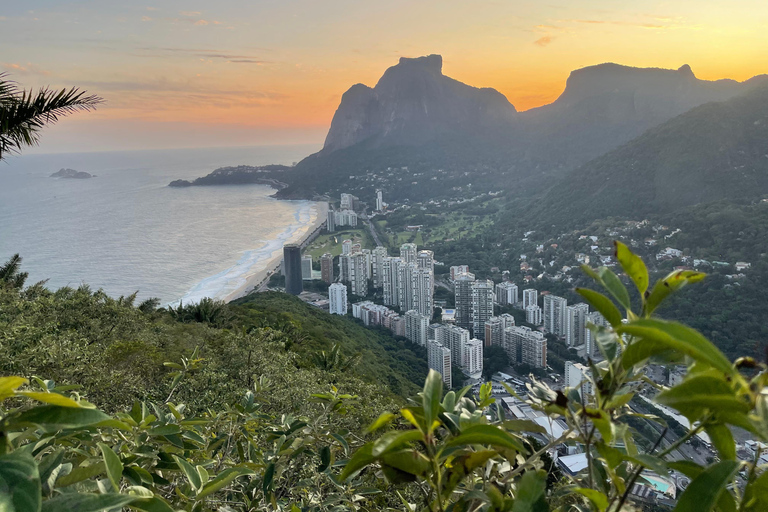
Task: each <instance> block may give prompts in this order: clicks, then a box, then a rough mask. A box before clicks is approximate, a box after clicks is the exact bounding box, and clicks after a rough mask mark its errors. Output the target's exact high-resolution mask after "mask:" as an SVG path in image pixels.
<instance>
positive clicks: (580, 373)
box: [565, 361, 592, 399]
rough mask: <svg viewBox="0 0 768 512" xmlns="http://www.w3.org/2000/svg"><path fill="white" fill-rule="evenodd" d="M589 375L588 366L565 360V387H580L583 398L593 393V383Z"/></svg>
mask: <svg viewBox="0 0 768 512" xmlns="http://www.w3.org/2000/svg"><path fill="white" fill-rule="evenodd" d="M588 375H589V367H588V366H585V365H583V364H581V363H575V362H573V361H566V362H565V387H566V388H574V389H578V390H579V393H580V394H581V397H582V399H583V398H584V397H585V396H586V395H590V394H592V383H591V382H590V381H589V378H588Z"/></svg>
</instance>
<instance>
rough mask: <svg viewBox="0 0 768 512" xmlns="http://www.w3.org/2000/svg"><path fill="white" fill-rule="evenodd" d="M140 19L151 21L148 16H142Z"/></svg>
mask: <svg viewBox="0 0 768 512" xmlns="http://www.w3.org/2000/svg"><path fill="white" fill-rule="evenodd" d="M141 21H152V18H150V17H149V16H142V17H141Z"/></svg>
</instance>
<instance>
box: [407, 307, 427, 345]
mask: <svg viewBox="0 0 768 512" xmlns="http://www.w3.org/2000/svg"><path fill="white" fill-rule="evenodd" d="M428 331H429V317H428V316H426V315H422V314H421V313H419V312H418V311H416V310H413V309H412V310H410V311H408V312H406V313H405V337H406V338H408V339H409V340H411V341H412V342H413V343H418V344H419V345H421V346H422V347H425V346H427V333H428Z"/></svg>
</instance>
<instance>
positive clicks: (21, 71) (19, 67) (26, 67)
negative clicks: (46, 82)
mask: <svg viewBox="0 0 768 512" xmlns="http://www.w3.org/2000/svg"><path fill="white" fill-rule="evenodd" d="M0 66H2V67H3V68H5V70H6V71H8V72H10V73H13V74H17V75H41V76H48V75H50V74H51V72H50V71H48V70H45V69H43V68H41V67H39V66H36V65H34V64H32V63H31V62H27V63H26V64H17V63H15V62H0Z"/></svg>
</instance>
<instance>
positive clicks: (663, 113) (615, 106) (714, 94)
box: [520, 64, 765, 167]
mask: <svg viewBox="0 0 768 512" xmlns="http://www.w3.org/2000/svg"><path fill="white" fill-rule="evenodd" d="M762 78H765V77H762ZM762 78H760V77H756V78H754V79H752V80H749V81H747V82H743V83H740V82H736V81H735V80H717V81H707V80H699V79H698V78H696V76H695V75H694V74H693V71H692V70H691V68H690V67H689V66H688V65H684V66H682V67H680V68H679V69H677V70H672V69H658V68H633V67H628V66H620V65H618V64H600V65H597V66H589V67H586V68H583V69H579V70H576V71H573V72H572V73H571V75H570V76H569V78H568V81H567V83H566V87H565V91H564V92H563V94H561V95H560V97H559V98H558V99H557V100H556V101H555V102H553V103H551V104H549V105H545V106H543V107H539V108H536V109H532V110H529V111H526V112H523V113H522V114H521V115H520V117H521V123H522V125H523V126H525V133H526V134H527V138H526V140H525V143H526V145H527V146H528V150H529V151H531V152H533V153H538V154H543V153H548V154H549V155H550V156H552V157H554V158H555V159H556V160H558V161H559V162H560V163H562V164H564V165H565V166H566V167H572V166H574V165H578V164H580V163H583V162H585V161H587V160H589V159H591V158H594V157H597V156H599V155H601V154H603V153H605V152H607V151H610V150H611V149H613V148H615V147H617V146H619V145H621V144H623V143H625V142H628V141H630V140H632V139H634V138H635V137H637V136H639V135H640V134H642V133H643V132H645V131H646V130H648V129H649V128H652V127H654V126H657V125H659V124H661V123H664V122H666V121H668V120H669V119H671V118H673V117H675V116H678V115H680V114H682V113H684V112H687V111H688V110H690V109H692V108H694V107H697V106H699V105H702V104H704V103H708V102H712V101H724V100H728V99H730V98H732V97H734V96H736V95H738V94H741V93H743V92H746V91H747V90H748V89H750V87H751V86H753V85H755V84H757V83H758V82H761V81H762Z"/></svg>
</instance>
